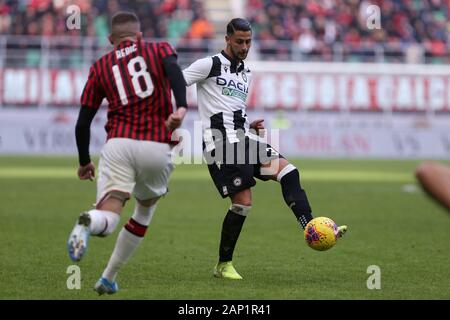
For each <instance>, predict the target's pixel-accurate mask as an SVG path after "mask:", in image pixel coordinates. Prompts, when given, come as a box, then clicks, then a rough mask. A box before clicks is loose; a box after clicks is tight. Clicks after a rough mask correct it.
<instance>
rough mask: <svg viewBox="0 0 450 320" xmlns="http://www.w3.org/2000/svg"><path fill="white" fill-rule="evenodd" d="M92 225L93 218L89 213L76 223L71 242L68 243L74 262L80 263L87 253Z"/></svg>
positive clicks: (80, 217)
mask: <svg viewBox="0 0 450 320" xmlns="http://www.w3.org/2000/svg"><path fill="white" fill-rule="evenodd" d="M90 223H91V217H90V216H89V213H87V212H84V213H82V214H81V215H80V216H79V217H78V219H77V222H76V223H75V226H74V227H73V229H72V232H71V233H70V236H69V240H68V241H67V250H68V251H69V256H70V259H72V261H75V262H77V261H80V260H81V258H83V255H84V254H85V253H86V250H87V246H88V241H89V236H90V231H89V224H90Z"/></svg>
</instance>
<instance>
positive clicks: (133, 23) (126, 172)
mask: <svg viewBox="0 0 450 320" xmlns="http://www.w3.org/2000/svg"><path fill="white" fill-rule="evenodd" d="M141 36H142V33H141V32H140V24H139V20H138V18H137V17H136V15H135V14H133V13H129V12H119V13H117V14H115V15H114V16H113V18H112V21H111V34H110V36H109V40H110V42H111V43H112V44H113V45H114V50H112V51H111V52H109V53H107V54H105V55H104V56H103V57H101V58H100V59H99V60H97V61H96V62H95V63H94V64H93V65H92V67H91V68H90V71H89V77H88V80H87V83H86V85H85V87H84V90H83V93H82V96H81V109H80V113H79V117H78V121H77V124H76V129H75V135H76V141H77V147H78V153H79V164H80V166H79V168H78V177H79V178H80V179H81V180H86V179H89V180H92V179H93V178H94V177H95V166H94V164H93V163H92V162H91V159H90V156H89V141H90V126H91V122H92V120H93V118H94V116H95V114H96V112H97V110H98V109H99V107H100V105H101V103H102V101H103V99H104V98H106V100H107V101H108V120H107V123H106V126H105V129H106V132H107V141H106V143H105V145H104V146H103V148H102V151H101V156H100V162H99V174H98V179H97V201H96V208H95V209H93V210H89V211H88V212H84V213H82V214H81V215H80V217H79V218H78V219H77V221H76V224H75V227H74V228H73V230H72V232H71V234H70V237H69V240H68V243H67V247H68V251H69V255H70V258H71V259H72V260H74V261H79V260H81V258H82V257H83V255H84V253H85V252H86V249H87V243H88V239H89V236H90V235H96V236H106V235H109V234H111V233H112V232H113V231H114V229H115V228H116V226H117V224H118V222H119V220H120V219H119V215H120V213H121V211H122V208H123V206H124V204H125V202H126V200H128V199H129V198H130V197H131V195H133V196H134V197H135V198H136V207H135V210H134V213H133V215H132V217H131V218H130V220H129V221H128V223H127V224H126V225H125V227H124V228H123V229H122V230H121V231H120V233H119V236H118V238H117V242H116V246H115V248H114V251H113V253H112V256H111V258H110V260H109V262H108V265H107V267H106V269H105V270H104V272H103V274H102V276H101V278H100V279H99V280H98V282H97V283H96V284H95V287H94V289H95V290H96V291H97V292H98V293H99V294H104V293H108V294H112V293H115V292H117V290H118V286H117V283H116V275H117V272H118V270H119V268H120V267H121V266H122V265H124V264H125V263H126V262H127V261H128V259H129V258H130V257H131V255H132V254H133V252H134V251H135V249H136V248H137V246H138V245H139V243H140V242H141V241H142V239H143V237H144V234H145V232H146V230H147V227H148V225H149V224H150V221H151V219H152V216H153V213H154V211H155V209H156V202H157V200H158V199H159V198H160V197H161V196H163V195H164V194H166V193H167V184H168V180H169V177H170V174H171V172H172V170H173V164H172V161H171V146H170V142H171V134H172V131H173V130H175V129H176V128H178V127H179V126H180V125H181V124H182V121H183V119H184V116H185V113H186V110H187V103H186V87H185V81H184V78H183V74H182V72H181V69H180V67H179V65H178V63H177V56H176V53H175V51H174V50H173V49H172V48H171V46H170V45H169V44H168V43H165V42H162V43H146V42H144V41H142V40H141ZM172 91H173V94H174V96H175V100H176V104H177V110H176V111H175V112H173V106H172V102H171V92H172Z"/></svg>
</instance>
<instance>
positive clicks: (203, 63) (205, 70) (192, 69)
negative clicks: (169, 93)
mask: <svg viewBox="0 0 450 320" xmlns="http://www.w3.org/2000/svg"><path fill="white" fill-rule="evenodd" d="M212 65H213V60H212V58H211V57H208V58H203V59H199V60H197V61H195V62H194V63H192V64H191V65H190V66H189V67H187V68H186V69H184V70H183V76H184V80H185V81H186V85H187V86H190V85H192V84H194V83H197V82H199V81H202V80H205V79H206V78H208V75H209V74H210V72H211V69H212Z"/></svg>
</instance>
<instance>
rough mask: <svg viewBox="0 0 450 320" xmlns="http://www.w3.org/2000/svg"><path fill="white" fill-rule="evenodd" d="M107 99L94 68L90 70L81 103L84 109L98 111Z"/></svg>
mask: <svg viewBox="0 0 450 320" xmlns="http://www.w3.org/2000/svg"><path fill="white" fill-rule="evenodd" d="M103 98H105V91H104V90H103V87H102V85H101V84H100V80H99V78H98V76H97V74H96V72H95V67H94V66H92V67H91V69H90V70H89V77H88V80H87V82H86V85H85V86H84V89H83V93H82V94H81V99H80V103H81V106H83V107H88V108H92V109H98V108H99V107H100V105H101V104H102V101H103Z"/></svg>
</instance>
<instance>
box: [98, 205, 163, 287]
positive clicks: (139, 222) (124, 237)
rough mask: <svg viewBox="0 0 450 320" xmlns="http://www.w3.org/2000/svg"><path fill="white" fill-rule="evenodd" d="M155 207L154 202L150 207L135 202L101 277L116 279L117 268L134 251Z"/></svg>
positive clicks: (111, 280)
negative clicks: (130, 216) (131, 213)
mask: <svg viewBox="0 0 450 320" xmlns="http://www.w3.org/2000/svg"><path fill="white" fill-rule="evenodd" d="M155 209H156V204H155V205H153V206H151V207H144V206H141V205H140V204H139V203H138V202H136V207H135V209H134V214H133V216H132V218H131V219H130V220H129V221H128V223H127V224H126V225H125V226H124V227H123V228H122V230H121V231H120V233H119V236H118V237H117V241H116V246H115V247H114V251H113V253H112V255H111V258H110V259H109V262H108V265H107V266H106V269H105V271H103V274H102V277H103V278H106V279H108V281H110V282H114V281H115V280H116V276H117V272H118V271H119V269H120V268H121V267H122V266H123V265H124V264H125V263H127V262H128V260H129V259H130V257H131V256H132V255H133V253H134V251H136V248H137V247H138V246H139V244H140V243H141V241H142V240H143V239H144V235H145V232H146V231H147V226H148V225H149V224H150V221H151V219H152V217H153V213H154V212H155Z"/></svg>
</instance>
